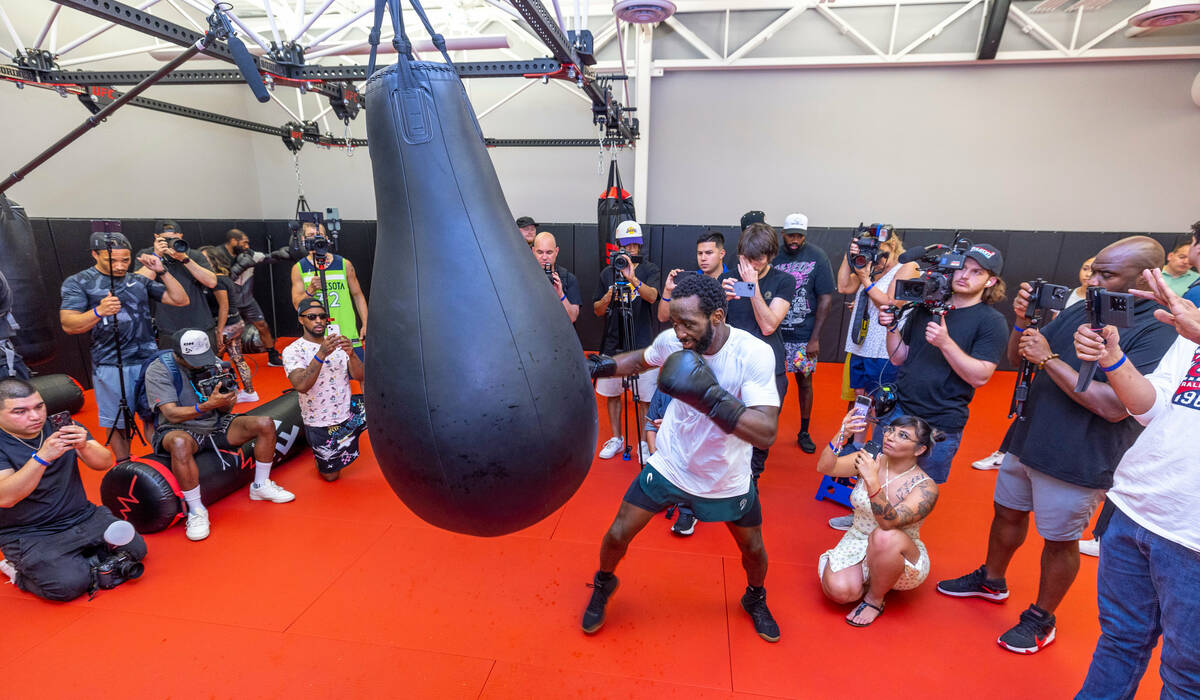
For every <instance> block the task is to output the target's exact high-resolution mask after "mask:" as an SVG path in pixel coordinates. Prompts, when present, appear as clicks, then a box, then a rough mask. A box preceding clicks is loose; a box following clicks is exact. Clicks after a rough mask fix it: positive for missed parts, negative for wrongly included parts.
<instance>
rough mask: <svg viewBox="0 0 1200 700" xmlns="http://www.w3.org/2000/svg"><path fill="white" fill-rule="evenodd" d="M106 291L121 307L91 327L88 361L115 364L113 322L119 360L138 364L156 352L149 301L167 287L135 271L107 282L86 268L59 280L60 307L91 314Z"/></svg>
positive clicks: (92, 270)
mask: <svg viewBox="0 0 1200 700" xmlns="http://www.w3.org/2000/svg"><path fill="white" fill-rule="evenodd" d="M110 291H113V292H114V293H115V296H116V297H117V299H119V300H120V301H121V310H120V311H118V312H117V314H116V316H109V317H106V318H103V319H101V320H100V322H99V323H97V324H96V325H94V326H92V332H91V337H92V364H93V365H112V366H116V365H117V364H118V363H117V348H116V344H115V343H114V342H113V336H114V335H115V331H114V325H115V326H116V328H117V329H118V330H119V331H120V333H121V361H122V362H124V363H125V364H126V365H127V366H128V365H140V364H141V363H142V360H145V359H147V358H149V357H150V356H151V355H153V354H154V353H155V352H157V351H158V346H157V345H156V344H155V342H154V328H153V327H152V325H151V324H150V303H151V302H152V301H155V302H157V301H159V300H161V299H162V297H163V294H165V293H166V291H167V288H166V287H165V286H163V283H162V282H157V281H154V280H151V279H147V278H146V277H143V276H142V275H135V274H126V275H125V276H124V277H117V278H115V279H113V280H111V281H110V280H109V278H108V275H106V274H104V273H102V272H100V270H98V269H97V268H95V267H89V268H88V269H86V270H83V271H82V272H76V273H75V274H73V275H71V276H70V277H68V278H67V279H65V280H63V283H62V289H61V293H62V306H61V307H60V308H63V309H67V310H68V311H81V312H82V311H86V312H88V313H92V309H95V308H96V306H97V305H99V304H100V300H101V299H103V298H104V297H106V296H108V294H109V292H110ZM164 306H165V305H164ZM114 319H115V320H114Z"/></svg>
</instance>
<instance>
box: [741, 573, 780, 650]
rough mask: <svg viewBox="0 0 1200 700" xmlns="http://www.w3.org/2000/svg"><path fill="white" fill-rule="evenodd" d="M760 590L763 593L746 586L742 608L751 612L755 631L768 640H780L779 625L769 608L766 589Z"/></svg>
mask: <svg viewBox="0 0 1200 700" xmlns="http://www.w3.org/2000/svg"><path fill="white" fill-rule="evenodd" d="M760 590H762V593H758V594H756V593H755V592H754V590H753V589H752V588H750V587H749V586H746V594H745V595H743V596H742V609H744V610H745V611H746V612H748V613H750V619H751V620H753V621H754V631H755V632H758V636H760V637H762V638H763V639H765V640H767V641H768V642H778V641H779V625H777V624H775V618H774V617H772V616H771V611H770V610H768V609H767V591H766V589H760Z"/></svg>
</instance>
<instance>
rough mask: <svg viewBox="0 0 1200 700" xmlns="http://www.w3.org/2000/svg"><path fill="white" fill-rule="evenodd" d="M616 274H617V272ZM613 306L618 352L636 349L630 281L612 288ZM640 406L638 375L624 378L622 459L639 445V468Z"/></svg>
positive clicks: (609, 311) (621, 281) (639, 451)
mask: <svg viewBox="0 0 1200 700" xmlns="http://www.w3.org/2000/svg"><path fill="white" fill-rule="evenodd" d="M614 272H615V271H614ZM610 291H611V293H612V303H611V304H609V307H608V313H609V314H613V315H614V316H615V317H616V319H617V349H616V353H622V352H629V351H630V350H633V349H634V347H633V345H634V342H635V340H634V335H633V288H632V287H631V286H630V285H629V283H628V282H624V281H623V280H622V279H621V278H618V281H616V282H614V283H613V285H612V287H611V289H610ZM631 399H632V403H633V433H632V434H633V440H632V441H631V440H630V430H629V404H630V403H631ZM641 404H642V397H641V393H640V392H639V391H638V374H637V373H634V374H631V375H629V376H627V377H622V378H621V439H622V440H624V441H625V450H624V452H623V453H622V454H621V459H623V460H625V461H627V462H628V461H629V460H630V456H629V453H630V452H631V451H632V449H633V445H634V444H636V445H637V446H638V450H637V462H638V467H639V468H640V467H642V466H644V465H643V464H642V450H641V446H642V440H641V435H642V431H641V427H642V416H641Z"/></svg>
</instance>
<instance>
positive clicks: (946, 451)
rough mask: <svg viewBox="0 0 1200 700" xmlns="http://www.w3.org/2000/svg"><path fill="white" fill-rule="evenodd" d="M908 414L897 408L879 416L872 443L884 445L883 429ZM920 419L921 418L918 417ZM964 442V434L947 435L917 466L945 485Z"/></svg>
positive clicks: (922, 457)
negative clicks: (951, 465) (960, 444)
mask: <svg viewBox="0 0 1200 700" xmlns="http://www.w3.org/2000/svg"><path fill="white" fill-rule="evenodd" d="M905 415H907V414H906V413H904V411H901V410H900V407H899V406H897V407H896V408H893V409H892V410H891V412H890V413H888V414H887V415H883V416H878V419H879V424H878V425H876V426H875V432H874V433H873V434H872V435H871V442H873V443H875V444H876V445H879V446H882V445H883V429H884V428H886V427H887V426H888V424H890V423H891V422H892V421H894V420H896V419H897V418H902V417H904V416H905ZM917 417H918V418H919V417H920V416H917ZM960 442H962V432H961V431H959V432H957V433H946V439H945V440H942V441H941V442H935V443H933V449H932V450H930V451H929V452H927V453H926V454H923V455H921V456H920V457H918V458H917V464H919V465H920V466H921V469H923V470H924V471H925V473H926V474H928V475H929V478H930V479H933V480H934V482H935V483H938V484H944V483H946V480H947V479H949V478H950V463H951V462H953V461H954V455H955V454H957V453H958V445H959V443H960Z"/></svg>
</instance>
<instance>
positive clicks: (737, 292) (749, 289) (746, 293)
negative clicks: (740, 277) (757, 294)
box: [733, 282, 754, 299]
mask: <svg viewBox="0 0 1200 700" xmlns="http://www.w3.org/2000/svg"><path fill="white" fill-rule="evenodd" d="M733 294H734V296H736V297H739V298H742V299H744V298H746V297H752V296H754V283H753V282H734V283H733Z"/></svg>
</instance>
